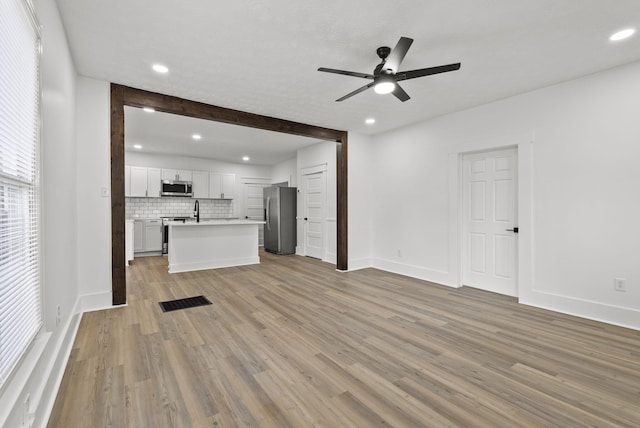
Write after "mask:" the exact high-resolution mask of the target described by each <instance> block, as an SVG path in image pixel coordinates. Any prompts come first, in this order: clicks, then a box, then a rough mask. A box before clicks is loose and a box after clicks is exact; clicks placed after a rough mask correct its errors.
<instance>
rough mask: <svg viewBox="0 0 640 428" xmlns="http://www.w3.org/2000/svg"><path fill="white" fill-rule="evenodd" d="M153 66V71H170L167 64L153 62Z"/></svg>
mask: <svg viewBox="0 0 640 428" xmlns="http://www.w3.org/2000/svg"><path fill="white" fill-rule="evenodd" d="M152 68H153V71H155V72H157V73H167V72H168V71H169V69H168V68H167V66H166V65H162V64H153V67H152Z"/></svg>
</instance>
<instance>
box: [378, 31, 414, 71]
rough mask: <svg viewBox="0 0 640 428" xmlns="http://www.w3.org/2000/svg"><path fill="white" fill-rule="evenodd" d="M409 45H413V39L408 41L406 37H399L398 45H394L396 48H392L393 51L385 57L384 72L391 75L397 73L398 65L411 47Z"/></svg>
mask: <svg viewBox="0 0 640 428" xmlns="http://www.w3.org/2000/svg"><path fill="white" fill-rule="evenodd" d="M411 43H413V39H410V38H408V37H400V40H398V44H396V47H395V48H393V50H392V51H391V53H390V54H389V56H388V57H387V60H386V61H385V63H384V66H383V68H384V69H385V70H389V71H391V74H395V73H397V72H398V68H399V67H400V63H401V62H402V60H403V59H404V56H405V55H406V54H407V51H408V50H409V48H410V47H411Z"/></svg>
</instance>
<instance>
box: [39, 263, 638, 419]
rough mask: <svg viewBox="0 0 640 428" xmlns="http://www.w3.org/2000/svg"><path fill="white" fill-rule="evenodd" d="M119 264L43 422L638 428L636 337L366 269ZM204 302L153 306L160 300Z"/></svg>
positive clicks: (493, 296)
mask: <svg viewBox="0 0 640 428" xmlns="http://www.w3.org/2000/svg"><path fill="white" fill-rule="evenodd" d="M261 259H262V263H261V264H260V265H254V266H245V267H237V268H227V269H217V270H209V271H201V272H191V273H182V274H172V275H170V274H168V273H167V262H166V258H162V257H148V258H138V259H136V260H135V263H134V264H133V265H132V266H131V267H130V268H128V269H127V284H128V302H129V305H128V306H127V307H121V308H117V309H111V310H107V311H98V312H92V313H87V314H85V315H84V316H83V318H82V321H81V324H80V328H79V331H78V335H77V338H76V341H75V344H74V347H73V351H72V353H71V357H70V360H69V363H68V365H67V369H66V372H65V375H64V378H63V381H62V385H61V388H60V391H59V394H58V398H57V400H56V403H55V407H54V409H53V412H52V415H51V418H50V421H49V425H48V426H49V427H65V428H67V427H91V428H95V427H153V428H158V427H310V426H314V427H315V426H318V427H374V426H383V427H389V426H394V427H509V428H512V427H581V426H590V427H596V426H597V427H638V426H640V332H638V331H633V330H628V329H624V328H620V327H615V326H611V325H607V324H602V323H598V322H594V321H589V320H584V319H580V318H575V317H570V316H566V315H562V314H557V313H554V312H550V311H545V310H541V309H536V308H531V307H526V306H523V305H518V304H517V303H516V301H515V300H514V299H513V298H510V297H505V296H500V295H496V294H492V293H487V292H483V291H479V290H474V289H471V288H462V289H452V288H448V287H443V286H437V285H434V284H430V283H427V282H424V281H418V280H414V279H411V278H406V277H402V276H399V275H394V274H389V273H385V272H382V271H378V270H375V269H364V270H361V271H356V272H350V273H339V272H336V271H335V270H334V267H333V266H331V265H329V264H326V263H323V262H320V261H317V260H313V259H309V258H304V257H299V256H274V255H272V254H268V253H264V252H261ZM201 294H202V295H205V296H206V297H207V298H208V299H209V300H211V302H212V303H213V304H212V305H208V306H201V307H197V308H192V309H185V310H179V311H174V312H167V313H163V312H162V310H161V308H160V307H159V305H158V302H160V301H164V300H171V299H177V298H184V297H191V296H196V295H201Z"/></svg>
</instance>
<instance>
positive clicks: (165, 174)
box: [162, 168, 178, 180]
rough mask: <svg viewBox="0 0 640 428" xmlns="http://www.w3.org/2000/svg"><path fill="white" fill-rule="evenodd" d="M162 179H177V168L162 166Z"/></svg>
mask: <svg viewBox="0 0 640 428" xmlns="http://www.w3.org/2000/svg"><path fill="white" fill-rule="evenodd" d="M162 179H163V180H177V179H178V170H177V169H164V168H162Z"/></svg>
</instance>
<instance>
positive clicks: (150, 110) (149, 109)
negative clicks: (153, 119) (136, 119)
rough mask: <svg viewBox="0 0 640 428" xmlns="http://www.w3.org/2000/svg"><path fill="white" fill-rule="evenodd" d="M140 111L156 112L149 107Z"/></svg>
mask: <svg viewBox="0 0 640 428" xmlns="http://www.w3.org/2000/svg"><path fill="white" fill-rule="evenodd" d="M142 110H144V111H146V112H147V113H153V112H154V111H156V109H154V108H151V107H143V108H142Z"/></svg>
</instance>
